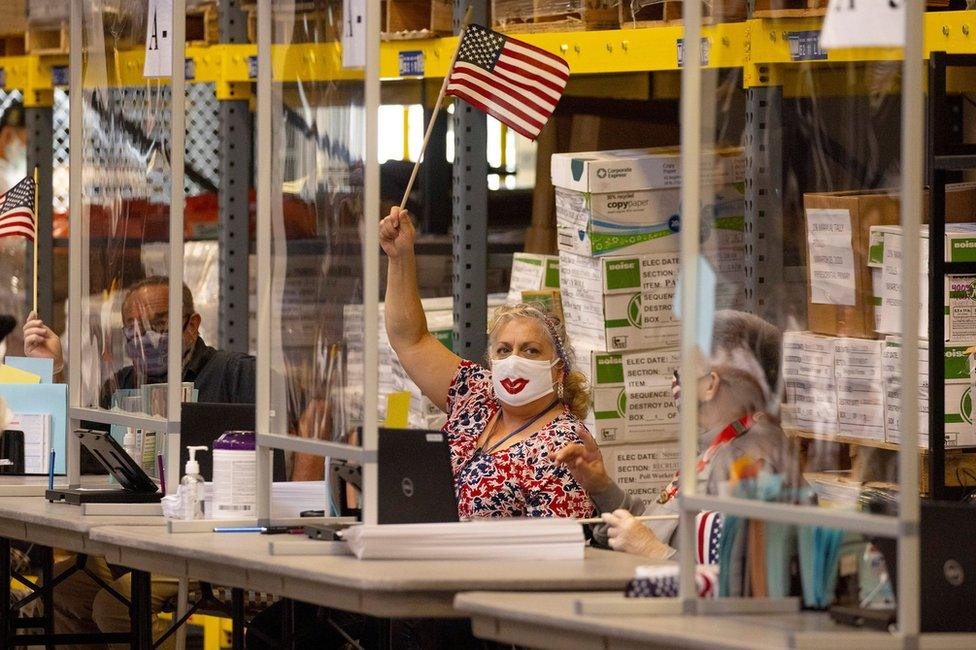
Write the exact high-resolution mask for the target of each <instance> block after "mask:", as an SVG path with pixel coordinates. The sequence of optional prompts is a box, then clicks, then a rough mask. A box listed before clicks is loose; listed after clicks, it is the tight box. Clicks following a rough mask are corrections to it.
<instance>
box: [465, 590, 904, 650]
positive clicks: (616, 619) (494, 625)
mask: <svg viewBox="0 0 976 650" xmlns="http://www.w3.org/2000/svg"><path fill="white" fill-rule="evenodd" d="M615 593H617V594H619V595H620V596H621V598H622V597H623V594H622V592H620V591H618V592H615ZM588 595H590V596H592V595H593V594H592V593H591V594H588ZM586 596H587V594H581V593H559V594H552V593H524V592H523V593H498V592H494V593H486V592H472V593H462V594H459V595H458V596H457V599H456V601H455V606H456V608H457V609H458V611H460V612H462V613H464V614H468V615H470V616H471V617H472V623H473V625H474V628H475V634H476V635H477V636H481V637H483V638H488V639H492V640H496V641H501V642H513V643H514V642H518V643H524V644H527V645H531V646H534V647H541V648H562V647H566V643H567V642H571V643H572V645H573V647H575V648H591V647H592V648H631V647H634V648H636V647H644V648H647V647H668V648H675V647H681V648H729V649H735V650H752V649H753V648H800V647H818V646H819V647H830V646H823V645H821V644H820V643H819V641H820V640H822V639H823V638H825V637H824V635H825V634H831V633H837V632H840V633H843V634H844V635H845V639H846V640H847V641H848V643H850V644H853V645H850V644H848V645H837V644H836V643H835V645H833V646H832V647H835V648H836V647H849V648H854V647H857V648H862V649H867V648H872V647H879V648H885V647H893V645H892V644H893V643H894V640H893V638H892V637H891V636H890V635H888V634H885V633H882V632H872V631H863V630H856V629H853V628H848V627H842V626H839V625H837V624H835V623H833V622H832V621H831V620H830V619H829V618H828V616H827V615H826V614H821V613H813V612H798V613H796V614H777V615H751V616H742V615H739V616H698V617H689V616H647V615H644V616H620V615H617V616H582V615H579V614H577V613H576V612H575V604H576V601H577V600H578V599H579V598H581V597H584V598H585V597H586ZM851 635H854V636H853V637H852V636H851ZM875 644H877V645H875Z"/></svg>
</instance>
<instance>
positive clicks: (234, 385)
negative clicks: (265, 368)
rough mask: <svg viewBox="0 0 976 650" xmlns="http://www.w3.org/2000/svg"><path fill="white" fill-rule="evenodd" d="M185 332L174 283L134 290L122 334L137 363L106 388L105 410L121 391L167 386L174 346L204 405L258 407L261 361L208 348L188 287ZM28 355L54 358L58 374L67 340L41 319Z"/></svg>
mask: <svg viewBox="0 0 976 650" xmlns="http://www.w3.org/2000/svg"><path fill="white" fill-rule="evenodd" d="M182 311H183V313H182V314H181V316H182V319H181V325H182V328H181V330H180V332H179V333H178V334H175V335H174V334H172V333H170V332H169V280H168V279H167V278H164V277H160V276H154V277H150V278H146V279H145V280H142V281H140V282H138V283H136V284H135V285H133V286H132V287H131V288H130V289H129V291H128V293H127V294H126V296H125V299H124V300H123V302H122V326H123V327H122V332H123V334H124V336H125V350H126V354H127V355H128V356H129V358H130V359H131V360H132V364H131V365H129V366H125V367H124V368H122V369H121V370H119V371H118V372H116V373H115V375H114V376H112V377H111V378H109V380H108V381H106V382H105V385H104V386H103V387H102V394H101V399H100V402H101V406H102V408H109V407H110V406H111V400H112V394H113V393H114V392H115V391H117V390H119V389H131V388H138V387H139V386H141V385H143V384H158V383H163V382H165V381H166V372H167V363H168V355H169V346H170V345H179V346H180V347H181V348H182V350H183V377H182V380H183V381H185V382H193V386H194V388H196V389H197V390H198V391H199V398H198V401H200V402H220V403H243V404H253V403H254V386H255V381H254V377H255V359H254V357H252V356H249V355H247V354H243V353H236V352H225V351H223V350H216V349H214V348H212V347H210V346H208V345H207V344H206V343H205V342H204V340H203V339H202V338H201V337H200V314H198V313H196V311H195V309H194V306H193V295H192V294H191V293H190V290H189V288H187V287H186V285H184V286H183V310H182ZM24 350H25V353H26V354H27V356H29V357H49V358H52V359H54V370H55V373H56V374H60V373H61V372H62V370H63V369H64V356H63V352H62V348H61V341H60V339H58V337H57V335H55V334H54V332H52V331H51V330H50V328H48V327H47V326H46V325H45V324H44V323H43V322H42V321H41V320H40V319H38V318H37V315H36V314H33V313H32V314H31V315H30V316H28V318H27V322H26V323H25V324H24Z"/></svg>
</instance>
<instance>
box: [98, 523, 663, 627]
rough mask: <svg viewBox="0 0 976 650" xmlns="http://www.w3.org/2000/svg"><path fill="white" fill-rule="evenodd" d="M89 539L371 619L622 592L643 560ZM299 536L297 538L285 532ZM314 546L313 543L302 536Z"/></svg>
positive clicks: (257, 539) (153, 537) (114, 553)
mask: <svg viewBox="0 0 976 650" xmlns="http://www.w3.org/2000/svg"><path fill="white" fill-rule="evenodd" d="M90 537H91V539H92V541H93V542H95V543H98V544H99V545H100V546H103V547H110V549H111V550H109V551H108V554H107V558H108V560H109V562H113V563H117V564H120V565H122V566H128V567H131V568H136V569H142V570H148V571H153V572H163V573H166V574H167V575H171V576H174V577H182V576H183V575H187V576H189V577H193V578H196V579H200V580H212V581H214V582H217V583H219V584H225V585H230V586H235V587H245V588H249V589H255V590H262V591H267V592H269V593H275V594H278V595H281V596H288V597H292V598H296V599H299V600H305V601H306V602H313V603H318V604H321V605H326V606H333V607H340V608H341V609H346V610H348V611H358V612H362V613H367V614H373V615H377V616H394V617H396V616H452V615H456V614H455V613H454V610H453V604H452V603H453V597H454V595H455V594H456V593H458V592H461V591H471V590H505V591H521V590H533V591H540V590H542V591H545V590H553V591H557V590H558V591H562V590H575V591H589V590H606V589H620V590H622V589H623V588H624V586H625V585H626V583H627V581H628V580H630V579H631V578H632V577H633V575H634V569H635V568H636V567H637V566H639V565H642V564H647V563H648V561H647V560H646V559H643V558H639V557H635V556H629V555H625V554H622V553H613V552H611V551H600V550H596V549H589V550H587V556H586V559H585V560H575V561H553V562H539V561H515V562H512V561H426V560H425V561H407V560H396V561H394V560H357V559H356V558H354V557H351V556H274V555H271V554H270V552H269V549H268V546H269V542H270V541H271V540H281V539H282V538H283V537H284V536H281V535H277V536H268V535H260V534H255V533H226V534H222V533H182V534H172V533H168V532H166V529H165V528H162V527H150V526H138V527H131V526H101V527H98V528H94V529H92V530H91V533H90ZM292 539H295V541H299V540H300V538H292ZM304 543H307V544H310V545H316V544H319V543H320V542H316V541H313V540H304Z"/></svg>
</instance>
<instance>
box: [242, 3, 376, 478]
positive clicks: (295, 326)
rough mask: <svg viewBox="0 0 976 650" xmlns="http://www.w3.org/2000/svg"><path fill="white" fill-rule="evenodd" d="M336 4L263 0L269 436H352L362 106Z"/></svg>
mask: <svg viewBox="0 0 976 650" xmlns="http://www.w3.org/2000/svg"><path fill="white" fill-rule="evenodd" d="M341 11H342V3H341V2H332V1H329V2H326V1H324V0H317V1H316V2H305V3H301V4H300V5H296V4H295V3H293V2H287V1H275V2H273V3H272V13H273V31H272V50H273V55H272V58H273V60H274V61H275V67H274V73H273V74H274V77H273V80H272V84H273V96H272V116H273V117H272V120H273V127H272V129H273V130H272V141H273V152H274V153H273V156H272V170H271V178H272V180H271V186H272V190H271V193H272V201H271V210H272V224H273V226H272V276H271V300H272V308H271V311H272V326H271V354H272V358H271V371H272V379H271V399H272V431H271V433H274V434H280V435H291V436H301V437H304V438H310V439H316V440H329V441H338V442H354V433H355V431H356V428H357V426H359V425H360V424H361V423H362V417H363V389H362V386H363V377H364V370H363V363H364V360H363V345H364V334H363V332H364V320H363V311H362V301H363V293H362V292H363V227H364V216H363V189H364V177H363V169H364V157H365V145H364V142H365V135H366V111H365V109H364V83H363V78H362V73H361V71H355V70H352V71H350V70H344V69H342V66H341V62H342V59H343V53H342V44H341V42H340V41H339V40H338V39H339V34H340V21H341V18H340V14H341ZM369 223H374V220H372V219H370V220H369ZM252 331H255V330H253V329H252ZM317 464H318V467H317V469H316V470H315V471H316V472H320V471H321V460H319V461H317ZM299 465H300V463H299V461H298V460H296V469H295V472H294V473H293V478H295V479H299V478H302V476H300V475H299V474H300V473H301V472H299V471H298V470H299Z"/></svg>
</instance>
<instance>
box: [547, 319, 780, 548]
mask: <svg viewBox="0 0 976 650" xmlns="http://www.w3.org/2000/svg"><path fill="white" fill-rule="evenodd" d="M781 350H782V334H781V333H780V331H779V330H778V329H777V328H775V327H773V326H772V325H770V324H769V323H767V322H766V321H764V320H762V319H761V318H759V317H757V316H753V315H752V314H746V313H743V312H737V311H719V312H717V313H716V314H715V322H714V327H713V334H712V349H711V351H710V354H709V357H708V358H705V357H703V356H699V357H698V358H697V359H696V365H697V372H696V375H697V376H696V377H695V379H694V381H689V382H684V385H685V393H686V394H687V393H688V392H692V391H693V392H692V394H693V395H694V396H695V398H696V399H697V401H698V428H699V431H700V432H701V433H700V436H699V445H698V447H699V455H698V463H697V467H698V476H697V480H698V483H699V490H700V491H701V492H702V493H705V494H711V495H715V494H718V490H719V485H720V484H721V483H723V482H725V481H728V480H729V474H730V470H731V467H732V464H733V463H734V462H735V461H736V460H737V459H739V458H749V459H751V460H752V461H754V462H757V463H761V464H762V467H763V469H764V470H765V471H769V472H771V473H777V474H785V475H786V476H787V482H795V481H796V478H797V477H796V473H797V469H798V463H797V457H796V450H795V449H794V447H793V445H792V444H791V443H790V441H789V439H788V438H787V437H786V434H785V433H784V432H783V430H782V428H780V425H779V421H778V419H777V414H778V411H779V386H780V378H779V373H780V356H781ZM681 388H682V386H681V383H680V382H679V381H678V373H677V372H675V373H674V380H673V382H672V393H673V394H674V398H675V406H676V407H677V402H678V399H679V398H680V396H681ZM557 460H558V461H559V462H560V463H562V464H563V465H564V466H565V467H567V468H569V470H570V472H572V474H573V477H574V478H576V480H577V481H578V482H579V483H580V485H582V486H583V488H584V489H585V490H586V491H587V492H588V493H589V494H590V497H591V498H592V499H593V501H594V503H595V504H596V506H597V508H598V509H599V511H600V512H601V514H602V517H603V520H604V522H605V524H603V525H599V526H596V527H594V531H593V536H594V539H595V540H596V541H597V542H598V543H601V544H604V545H607V546H610V547H611V548H613V549H615V550H619V551H625V552H628V553H635V554H638V555H646V556H649V557H653V558H657V559H667V558H671V557H674V555H675V554H676V553H677V551H676V550H675V549H674V548H673V546H672V537H673V535H674V533H675V530H676V528H677V525H678V524H677V520H673V519H669V520H664V521H653V522H648V524H647V526H645V525H644V524H642V523H641V522H639V521H638V520H637V519H635V515H643V514H648V515H669V514H674V515H676V514H678V512H679V510H678V504H677V494H678V477H677V476H675V478H674V480H673V481H672V482H671V483H670V484H669V485H668V486H667V487H666V488H665V489H664V490H662V491H661V494H660V497H659V499H658V501H657V502H656V503H654V504H650V505H647V504H645V503H644V502H643V501H641V500H640V499H639V498H636V497H634V496H632V495H630V494H626V493H625V492H624V491H623V490H622V489H621V488H620V487H619V486H618V485H617V484H616V483H615V482H614V481H613V480H612V479H611V478H610V477H609V475H608V474H607V471H606V467H605V465H604V463H603V457H602V455H601V454H600V449H599V448H598V447H597V444H596V442H595V441H594V440H593V439H592V437H590V438H589V439H586V440H584V441H583V443H582V444H578V445H572V446H569V447H566V448H564V449H562V450H561V451H560V452H559V454H558V456H557Z"/></svg>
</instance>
